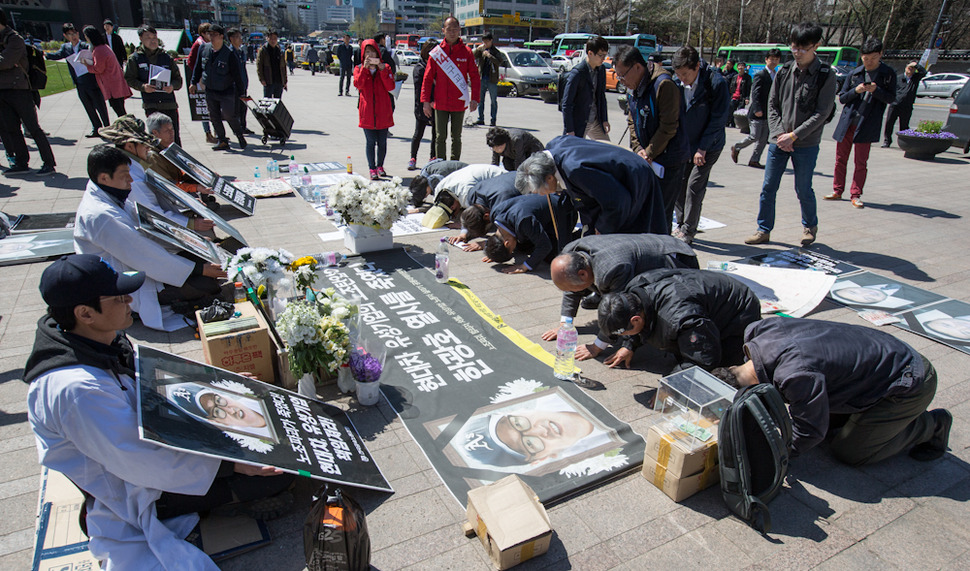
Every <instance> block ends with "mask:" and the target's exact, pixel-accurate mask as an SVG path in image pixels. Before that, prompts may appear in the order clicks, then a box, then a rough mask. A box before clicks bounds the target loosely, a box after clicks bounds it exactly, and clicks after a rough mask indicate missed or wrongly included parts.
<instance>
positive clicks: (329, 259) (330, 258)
mask: <svg viewBox="0 0 970 571" xmlns="http://www.w3.org/2000/svg"><path fill="white" fill-rule="evenodd" d="M315 258H316V259H317V261H318V262H320V263H321V264H323V265H324V266H325V267H332V266H336V265H338V264H340V263H341V262H343V261H344V260H346V259H347V256H345V255H343V254H341V253H338V252H320V253H319V254H317V255H316V256H315Z"/></svg>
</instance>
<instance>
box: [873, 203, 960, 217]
mask: <svg viewBox="0 0 970 571" xmlns="http://www.w3.org/2000/svg"><path fill="white" fill-rule="evenodd" d="M866 208H872V209H873V210H885V211H887V212H901V213H903V214H915V215H916V216H919V217H920V218H949V219H956V218H961V216H960V215H959V214H953V213H951V212H947V211H945V210H940V209H938V208H927V207H925V206H914V205H912V204H898V203H893V204H879V203H877V202H866Z"/></svg>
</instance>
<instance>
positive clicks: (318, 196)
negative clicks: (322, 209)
mask: <svg viewBox="0 0 970 571" xmlns="http://www.w3.org/2000/svg"><path fill="white" fill-rule="evenodd" d="M312 188H313V191H312V195H313V204H315V205H317V206H322V205H323V191H321V190H320V187H319V186H318V185H314V186H313V187H312Z"/></svg>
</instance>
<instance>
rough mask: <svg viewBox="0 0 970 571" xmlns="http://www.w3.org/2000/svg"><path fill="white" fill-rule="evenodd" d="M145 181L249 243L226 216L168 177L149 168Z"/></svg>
mask: <svg viewBox="0 0 970 571" xmlns="http://www.w3.org/2000/svg"><path fill="white" fill-rule="evenodd" d="M145 182H146V183H147V184H148V185H149V186H151V187H152V189H154V190H157V191H159V192H160V193H162V194H163V195H165V196H166V197H168V198H169V199H170V200H171V201H173V202H175V203H176V204H178V205H179V206H180V207H182V208H185V209H186V210H191V211H192V212H194V213H196V214H198V215H199V216H201V217H202V218H205V219H208V220H212V222H213V223H214V224H215V225H216V228H218V229H219V230H221V231H223V232H225V233H226V234H228V235H229V236H231V237H232V238H233V239H235V240H236V241H237V242H239V244H240V245H241V246H247V245H248V244H247V242H246V239H245V238H243V235H242V233H240V232H239V230H236V228H235V227H234V226H233V225H232V224H230V223H229V222H227V221H226V219H225V218H223V217H222V216H219V215H218V214H216V213H215V212H213V211H212V210H211V209H209V207H207V206H206V205H205V204H202V203H201V202H200V201H198V200H197V199H195V198H194V197H193V196H192V195H190V194H189V193H187V192H185V191H184V190H182V189H181V188H179V187H177V186H175V185H174V184H172V183H171V181H169V180H168V179H167V178H165V177H163V176H161V175H160V174H158V173H156V172H155V171H153V170H151V169H149V170H147V171H145ZM241 246H239V247H241ZM234 249H235V248H234Z"/></svg>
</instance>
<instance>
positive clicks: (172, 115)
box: [145, 107, 182, 147]
mask: <svg viewBox="0 0 970 571" xmlns="http://www.w3.org/2000/svg"><path fill="white" fill-rule="evenodd" d="M152 113H161V114H162V115H168V118H169V119H171V120H172V127H174V128H175V144H176V145H178V146H180V147H181V146H182V130H181V129H179V110H178V109H152V108H150V107H146V108H145V119H148V116H149V115H151V114H152Z"/></svg>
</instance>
